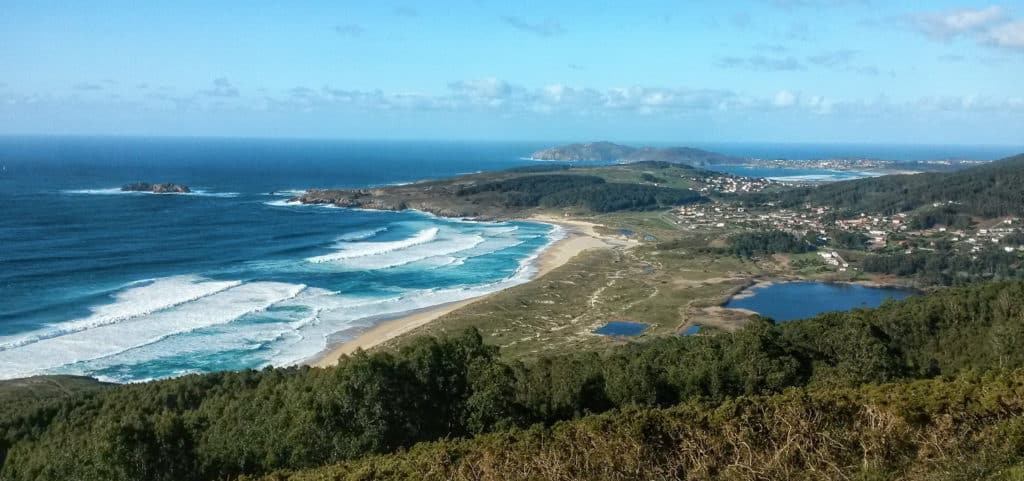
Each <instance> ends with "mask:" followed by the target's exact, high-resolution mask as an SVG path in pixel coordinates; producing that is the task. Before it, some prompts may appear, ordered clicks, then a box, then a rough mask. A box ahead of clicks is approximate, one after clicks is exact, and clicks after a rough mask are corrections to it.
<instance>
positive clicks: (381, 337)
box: [306, 216, 637, 367]
mask: <svg viewBox="0 0 1024 481" xmlns="http://www.w3.org/2000/svg"><path fill="white" fill-rule="evenodd" d="M527 220H529V221H534V222H544V223H548V224H555V225H558V226H560V227H561V228H562V229H564V230H565V236H564V237H563V238H562V239H560V240H558V241H556V242H555V243H553V244H552V245H550V246H548V247H547V248H546V249H544V250H543V251H542V252H541V253H540V254H539V255H538V256H537V260H536V261H535V263H536V264H535V265H536V267H537V272H536V274H535V275H534V277H533V279H537V278H539V277H542V276H544V275H545V274H547V273H548V272H551V271H552V270H554V269H556V268H558V267H559V266H562V265H563V264H565V263H566V262H568V261H569V260H570V259H572V258H573V257H575V256H576V255H577V254H579V253H580V252H583V251H585V250H587V249H594V248H608V247H612V246H625V247H631V246H633V245H636V244H637V241H635V240H631V239H630V240H626V239H623V238H619V237H615V236H608V235H603V234H600V233H598V232H597V230H596V227H597V226H598V224H593V223H590V222H583V221H576V220H565V219H559V218H556V217H550V216H534V217H530V218H529V219H527ZM533 279H531V281H532V280H533ZM492 294H493V293H492ZM488 295H491V294H487V295H483V296H479V297H474V298H471V299H466V300H463V301H458V302H451V303H448V304H442V305H439V306H434V307H430V308H426V309H420V310H418V311H414V312H410V313H408V314H406V315H404V316H401V317H397V318H394V319H388V320H385V321H383V322H381V323H379V324H377V325H375V326H373V327H371V328H370V329H368V330H366V331H364V332H362V333H361V334H359V335H358V336H356V338H354V339H352V340H349V341H345V342H343V343H340V344H336V345H333V346H329V347H328V349H327V350H325V351H324V352H322V353H320V354H318V355H317V356H315V357H313V358H311V359H310V360H308V361H307V362H306V364H309V365H311V366H316V367H328V366H333V365H335V364H337V363H338V359H340V358H341V356H343V355H348V354H352V353H354V352H356V351H357V350H358V349H364V350H365V349H370V348H372V347H374V346H377V345H379V344H381V343H384V342H387V341H389V340H391V339H394V338H396V337H398V336H401V335H402V334H405V333H407V332H409V331H412V330H413V329H416V328H417V327H420V326H422V325H424V324H427V323H429V322H431V321H433V320H435V319H437V318H439V317H441V316H444V315H445V314H448V313H450V312H452V311H455V310H457V309H459V308H462V307H464V306H467V305H469V304H472V303H474V302H476V301H479V300H480V299H484V298H486V297H487V296H488Z"/></svg>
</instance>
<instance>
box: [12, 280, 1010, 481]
mask: <svg viewBox="0 0 1024 481" xmlns="http://www.w3.org/2000/svg"><path fill="white" fill-rule="evenodd" d="M1022 296H1024V283H1013V282H1006V283H989V284H984V285H978V286H973V287H967V288H956V289H948V290H944V291H941V292H938V293H935V294H932V295H928V296H921V297H917V298H911V299H907V300H904V301H901V302H898V303H896V302H894V303H888V304H885V305H883V306H882V307H880V308H878V309H871V310H855V311H852V312H849V313H833V314H828V315H823V316H819V317H816V318H812V319H807V320H802V321H792V322H789V323H785V324H781V325H773V324H771V323H770V322H767V321H760V322H758V321H754V322H751V323H750V324H749V325H748V326H747V327H745V328H743V329H741V330H740V331H738V332H736V333H734V334H720V335H711V336H697V337H672V338H661V339H656V340H653V341H650V342H647V343H639V344H633V345H628V346H624V347H620V348H616V349H613V350H610V351H608V352H607V353H605V354H600V355H599V354H594V353H579V354H569V355H564V356H552V357H545V358H542V359H540V360H538V361H537V362H533V363H530V364H528V365H527V364H522V363H515V362H513V363H508V362H505V361H502V360H501V359H500V358H499V357H498V356H497V353H496V352H495V349H494V348H492V347H489V346H486V345H484V344H483V343H482V342H481V338H480V336H479V335H478V334H477V333H475V332H474V331H469V332H467V333H466V334H465V335H463V336H461V337H457V338H449V339H443V340H437V339H433V338H421V339H419V340H418V341H416V342H414V343H412V344H410V345H409V346H406V347H403V348H402V349H401V350H400V351H398V352H381V353H374V354H365V353H363V354H359V355H356V356H354V357H352V358H349V359H346V360H343V361H342V362H341V363H340V364H339V366H337V367H334V368H329V369H315V368H288V369H265V370H262V371H245V372H239V373H214V374H206V375H195V376H187V377H183V378H179V379H172V380H165V381H156V382H151V383H145V384H138V385H128V386H120V387H116V388H110V389H103V390H99V391H94V392H87V393H83V394H80V395H74V396H71V397H69V398H67V399H63V400H56V401H53V402H41V403H37V404H34V405H32V406H26V407H23V408H19V409H4V410H3V411H0V434H2V436H3V437H2V438H0V459H2V462H3V468H2V471H0V479H5V480H21V479H81V480H101V479H102V480H129V479H145V480H211V479H224V478H231V477H235V476H238V475H242V474H264V473H268V472H270V471H273V470H279V469H302V468H313V467H318V466H323V465H327V464H331V463H338V462H342V461H352V460H358V459H361V458H365V457H366V456H372V455H378V454H386V453H393V452H395V451H396V450H400V449H403V448H408V447H411V446H413V445H415V444H416V443H420V442H424V441H437V440H441V439H451V438H461V437H470V436H478V435H481V434H486V433H498V434H495V435H494V436H493V437H487V438H482V439H481V440H479V441H465V442H454V441H453V442H446V443H443V444H439V445H426V446H420V447H417V448H414V449H413V450H412V451H410V453H409V454H405V455H402V456H406V457H404V458H401V457H400V458H374V459H371V460H368V461H363V462H364V463H367V464H358V465H352V466H353V468H352V469H356V471H355V472H356V473H357V474H358V473H369V474H366V475H365V476H363V477H361V478H360V477H358V476H356V477H355V478H353V479H374V476H375V474H374V473H376V472H377V471H374V470H376V469H377V467H374V466H377V465H375V464H374V463H391V464H394V466H395V470H396V471H394V472H395V473H398V474H402V473H406V474H407V475H408V476H413V477H424V476H425V477H428V478H429V477H430V476H434V478H435V479H440V478H444V477H446V476H449V475H451V473H458V472H464V473H469V472H480V473H484V472H488V473H490V472H491V471H488V470H490V469H491V467H489V466H498V467H500V468H501V470H502V473H503V474H504V475H505V476H508V478H505V479H513V478H516V475H517V474H521V476H519V477H518V479H529V478H531V477H532V478H534V479H546V478H550V477H551V476H554V477H556V478H557V477H559V476H563V475H564V477H563V479H634V478H635V477H636V476H638V475H643V476H648V475H649V476H650V479H672V477H673V476H677V477H685V476H686V475H687V473H693V476H694V477H697V478H699V477H702V476H704V475H703V474H701V473H707V476H711V477H719V478H721V479H735V478H742V477H746V478H747V479H767V478H772V477H780V476H781V477H786V476H791V477H794V478H799V477H801V476H802V477H807V478H815V477H820V478H827V477H834V475H835V474H836V473H844V474H850V475H854V474H857V475H860V474H863V473H883V474H884V473H889V472H903V473H916V472H918V470H921V472H929V473H936V474H943V473H946V474H948V473H962V472H963V471H956V469H960V467H959V466H958V461H957V460H959V459H965V460H966V461H965V464H963V467H964V468H965V469H966V468H968V467H969V468H970V473H974V474H979V473H980V474H986V473H993V472H995V470H997V469H999V468H1001V467H1005V466H1007V465H1009V464H1010V463H1011V460H1012V459H1014V458H1013V457H1014V456H1019V455H1021V454H1024V453H1022V452H1021V450H1020V449H1019V446H1020V441H1019V440H1020V439H1021V435H1020V434H1018V433H1019V432H1020V414H1021V408H1020V396H1019V394H1020V393H1019V387H1018V386H1019V385H1020V381H1019V380H1020V377H1021V376H1020V375H1019V374H1008V375H1007V376H1008V377H1003V378H1001V379H1003V380H1001V381H1000V380H987V381H984V382H985V383H988V382H993V383H995V384H979V387H978V388H977V392H975V391H974V390H972V389H973V388H963V390H959V391H958V389H960V388H958V387H956V386H959V384H956V383H953V384H949V386H951V387H950V388H949V390H946V388H945V387H944V386H947V384H943V383H939V382H936V383H934V384H922V385H917V386H918V387H914V386H909V387H891V388H882V389H880V390H879V389H875V388H864V389H862V390H852V391H847V390H843V389H847V388H850V387H853V386H860V385H863V384H870V383H880V382H892V381H900V380H911V379H920V378H932V377H935V376H939V375H954V374H963V373H965V372H972V371H973V372H985V371H997V370H1006V369H1015V368H1020V367H1024V351H1022V350H1020V349H1019V345H1020V342H1019V341H1020V340H1021V339H1024V322H1022V320H1024V306H1022V305H1021V304H1020V303H1019V302H1017V300H1018V299H1020V298H1021V297H1022ZM966 382H968V384H970V383H973V382H975V381H966ZM979 382H980V381H979ZM1000 383H1001V384H1000ZM791 387H803V388H806V391H801V392H791V393H788V394H784V395H782V396H781V397H768V398H762V397H758V396H766V395H771V394H777V393H781V392H783V391H784V390H785V389H787V388H791ZM887 390H891V391H887ZM919 390H924V391H925V392H924V394H922V395H921V396H917V395H916V394H913V393H915V392H918V391H919ZM932 391H934V394H928V393H929V392H932ZM980 392H985V393H988V392H996V393H999V392H1002V393H1004V394H999V395H996V396H995V397H986V396H987V394H986V395H984V396H982V395H980V394H978V393H980ZM887 393H892V394H891V395H890V394H887ZM900 393H905V394H900ZM740 396H755V397H753V398H743V399H736V398H737V397H740ZM971 396H975V397H971ZM977 396H980V397H977ZM893 399H895V401H892V402H890V400H893ZM901 399H902V401H901ZM944 399H948V400H949V401H948V402H947V401H944ZM933 401H934V402H933ZM954 401H955V402H954ZM680 404H682V405H683V406H682V407H678V408H672V409H669V410H667V411H659V410H651V409H653V408H670V407H671V406H677V405H680ZM628 406H638V407H640V408H639V409H627V410H626V411H623V412H622V413H610V414H608V415H607V416H605V417H600V418H592V419H585V420H583V421H580V422H577V423H574V424H566V425H562V426H560V427H557V428H555V429H554V430H553V431H552V430H548V429H545V428H540V427H536V428H531V429H530V430H528V431H517V429H524V428H527V427H529V426H531V425H534V424H537V423H540V424H542V425H551V424H552V423H556V422H558V421H563V420H569V419H574V418H580V417H582V416H586V415H588V414H592V413H600V412H607V411H609V410H613V409H622V408H626V407H628ZM901 406H905V407H901ZM943 406H946V407H943ZM995 433H998V437H999V439H1000V442H999V443H996V442H995V441H993V439H995V437H996V436H997V434H995ZM637 436H641V437H640V438H637ZM719 438H721V440H719ZM545 439H550V440H551V444H548V445H545V446H541V445H540V444H539V442H540V440H545ZM950 439H952V441H951V440H950ZM474 443H479V444H474ZM687 443H689V444H687ZM702 443H707V444H702ZM1014 443H1018V444H1014ZM687 446H689V447H687ZM558 447H561V448H559V449H555V448H558ZM858 447H859V448H860V449H857V448H858ZM549 448H550V450H549ZM691 448H693V449H691ZM453 450H454V451H453ZM460 452H466V453H467V454H466V456H465V459H464V461H465V463H466V464H461V463H462V462H463V461H460V459H458V458H457V456H458V453H460ZM502 453H504V454H502ZM968 453H970V455H969V456H968ZM776 454H778V456H779V457H778V458H776V456H775V455H776ZM556 455H557V456H556ZM419 456H424V457H419ZM558 456H563V457H562V458H558ZM933 457H934V458H936V459H939V461H937V462H935V463H930V462H929V461H928V460H929V459H932V458H933ZM388 459H391V460H392V461H388ZM431 459H432V460H433V461H430V463H432V464H430V465H431V466H435V467H436V470H434V471H423V472H418V473H414V474H408V473H412V471H409V469H412V467H417V469H419V468H418V467H424V469H425V467H426V464H424V463H428V460H431ZM545 459H549V460H550V463H551V464H550V465H545V464H543V462H544V460H545ZM560 459H561V460H560ZM587 460H590V461H587ZM478 462H479V463H484V464H476V463H478ZM403 463H404V464H403ZM487 463H491V464H487ZM580 463H583V464H584V465H581V464H580ZM640 464H643V465H645V466H648V467H644V468H643V469H640ZM360 466H365V467H366V468H365V469H368V470H369V471H362V469H364V468H363V467H360ZM403 466H405V467H403ZM545 466H550V471H545V469H548V468H546V467H545ZM602 466H605V467H602ZM730 466H731V467H730ZM477 467H479V469H480V470H481V471H473V470H476V469H477ZM947 467H948V471H947ZM338 469H342V471H341V472H342V473H348V472H349V471H347V470H348V469H349V468H344V467H343V468H338ZM389 469H390V468H389ZM463 469H466V470H467V471H460V470H463ZM631 469H639V470H633V471H630V470H631ZM645 469H649V471H645ZM658 470H662V471H658ZM808 470H811V471H808ZM929 470H931V471H929ZM627 471H628V472H633V473H634V474H633V475H629V474H628V472H627ZM325 473H326V472H325ZM382 473H384V472H382ZM786 473H788V474H787V475H786V476H783V475H784V474H786ZM797 473H802V474H799V475H798V474H797ZM385 474H386V473H385ZM339 476H340V475H339ZM346 476H347V474H346ZM381 476H384V474H381ZM396 476H397V475H396ZM481 476H482V474H481ZM324 477H325V478H326V479H332V478H333V477H334V474H331V473H326V474H324ZM919 477H920V476H919ZM957 478H958V477H956V476H953V477H952V479H957ZM968 478H969V477H965V476H959V479H968ZM342 479H344V478H342ZM410 479H412V478H410ZM480 479H485V478H483V477H481V478H480ZM487 479H490V478H487ZM493 479H502V478H493ZM969 479H976V478H969Z"/></svg>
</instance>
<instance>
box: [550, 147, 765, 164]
mask: <svg viewBox="0 0 1024 481" xmlns="http://www.w3.org/2000/svg"><path fill="white" fill-rule="evenodd" d="M530 158H532V159H536V160H559V161H566V162H582V161H599V162H616V161H619V162H643V161H657V162H671V163H675V164H688V165H694V166H706V165H724V164H740V163H743V162H744V161H745V160H746V159H743V158H741V157H732V156H729V155H723V154H718V153H715V152H708V151H706V150H701V149H695V148H692V147H639V148H637V147H631V146H628V145H621V144H616V143H612V142H587V143H582V144H569V145H561V146H558V147H552V148H550V149H545V150H541V151H539V152H534V153H533V154H531V155H530Z"/></svg>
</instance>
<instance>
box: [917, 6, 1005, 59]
mask: <svg viewBox="0 0 1024 481" xmlns="http://www.w3.org/2000/svg"><path fill="white" fill-rule="evenodd" d="M907 20H908V21H909V22H910V24H911V26H913V27H914V28H915V29H916V30H917V31H919V32H921V33H923V34H925V35H927V36H928V37H930V38H932V39H935V40H940V41H943V42H950V41H952V40H953V39H955V38H958V37H961V36H964V37H969V38H973V39H975V40H976V41H978V43H981V44H984V45H991V46H996V47H1002V48H1008V49H1024V21H1022V20H1015V19H1013V18H1012V17H1011V16H1010V12H1009V10H1007V9H1006V8H1003V7H1000V6H996V5H993V6H990V7H986V8H979V9H963V10H954V11H948V12H940V13H936V12H930V13H919V14H915V15H910V16H909V17H907Z"/></svg>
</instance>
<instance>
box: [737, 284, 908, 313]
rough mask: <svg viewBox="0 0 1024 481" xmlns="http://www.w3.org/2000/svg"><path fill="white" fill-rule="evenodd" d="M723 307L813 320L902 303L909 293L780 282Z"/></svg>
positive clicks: (846, 286)
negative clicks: (886, 303) (890, 301)
mask: <svg viewBox="0 0 1024 481" xmlns="http://www.w3.org/2000/svg"><path fill="white" fill-rule="evenodd" d="M744 294H746V295H740V296H736V297H734V298H733V299H731V300H730V301H729V302H728V303H726V304H725V307H732V308H739V309H749V310H751V311H754V312H757V313H759V314H761V315H763V316H766V317H770V318H772V319H775V320H776V321H791V320H793V319H804V318H807V317H813V316H816V315H818V314H821V313H824V312H831V311H848V310H850V309H854V308H858V307H878V306H879V305H881V304H882V302H883V301H885V300H886V299H896V300H899V299H903V298H905V297H907V296H910V295H913V292H912V291H908V290H905V289H895V288H888V287H869V286H861V285H855V284H833V283H827V282H783V283H780V284H770V285H767V286H755V287H753V288H751V289H749V290H748V291H746V292H745V293H744Z"/></svg>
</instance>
